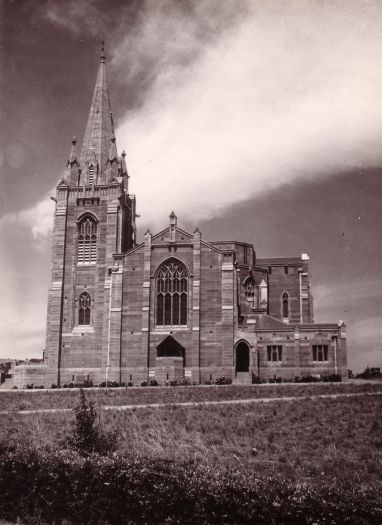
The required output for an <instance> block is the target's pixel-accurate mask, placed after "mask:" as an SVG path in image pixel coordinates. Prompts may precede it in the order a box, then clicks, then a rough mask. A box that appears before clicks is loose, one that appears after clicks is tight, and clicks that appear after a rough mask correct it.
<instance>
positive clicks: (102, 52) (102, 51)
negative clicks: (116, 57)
mask: <svg viewBox="0 0 382 525" xmlns="http://www.w3.org/2000/svg"><path fill="white" fill-rule="evenodd" d="M101 46H102V47H101V57H100V61H101V62H105V58H106V57H105V41H104V40H102V42H101Z"/></svg>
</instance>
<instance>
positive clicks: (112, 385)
mask: <svg viewBox="0 0 382 525" xmlns="http://www.w3.org/2000/svg"><path fill="white" fill-rule="evenodd" d="M98 386H99V387H100V388H117V387H119V383H118V381H102V383H100V384H99V385H98Z"/></svg>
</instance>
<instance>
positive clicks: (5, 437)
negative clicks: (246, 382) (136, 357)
mask: <svg viewBox="0 0 382 525" xmlns="http://www.w3.org/2000/svg"><path fill="white" fill-rule="evenodd" d="M381 386H382V385H367V384H365V385H359V386H358V385H356V386H355V385H320V386H316V385H314V386H306V385H298V386H296V387H294V386H285V387H283V386H272V387H271V386H269V387H267V388H264V387H216V388H214V387H209V388H199V389H198V388H193V387H189V388H183V389H178V388H163V389H143V388H142V389H129V390H127V391H124V390H118V391H113V390H109V391H107V392H105V391H102V392H100V391H98V392H95V391H91V392H86V395H87V397H88V399H94V400H95V401H96V402H97V404H98V405H101V404H112V403H114V404H123V403H126V402H129V403H132V402H133V401H134V402H138V403H147V402H161V401H163V402H167V403H174V402H175V401H179V400H183V401H184V400H190V399H191V400H195V399H197V400H201V399H225V398H227V399H237V398H240V397H242V398H248V397H251V395H252V396H260V395H261V396H267V397H268V396H269V397H272V396H277V397H278V396H281V395H282V394H284V395H291V394H294V395H298V396H307V395H314V394H317V393H333V392H338V391H341V392H350V391H353V392H354V391H367V392H371V391H374V392H375V391H377V390H378V389H379V391H381V395H374V396H356V397H352V398H337V399H318V398H311V399H298V400H296V401H289V402H277V401H275V402H273V403H272V404H261V405H228V406H227V405H217V406H198V407H180V406H175V405H171V404H170V405H169V406H166V407H162V408H136V409H133V410H130V411H127V412H113V411H111V412H110V411H103V410H101V409H99V410H98V423H99V424H100V425H101V426H102V427H103V428H104V429H118V433H119V446H118V452H117V453H118V454H119V455H123V456H129V457H132V456H153V457H154V456H155V457H158V456H159V457H167V458H170V459H174V460H192V461H200V462H202V463H204V464H211V465H220V466H222V467H226V466H234V467H235V468H238V469H242V470H243V471H244V472H246V471H251V472H258V473H259V474H260V473H262V474H264V473H269V472H276V471H277V472H283V473H284V474H285V475H286V476H288V477H292V478H293V479H298V478H300V479H303V478H317V477H318V478H320V477H322V476H326V477H331V476H336V477H338V476H342V477H346V478H352V479H353V478H354V480H356V481H357V482H362V483H366V484H367V483H370V482H372V481H377V480H382V423H381V420H380V414H381V412H382V388H381ZM78 397H79V396H78V392H73V391H65V392H49V393H48V392H33V393H30V394H29V393H24V395H23V393H21V392H15V393H13V392H12V393H7V394H6V393H2V394H1V395H0V400H1V402H2V408H5V407H6V408H8V409H9V408H10V407H11V408H12V409H21V408H23V407H24V406H28V407H31V406H40V407H49V408H51V407H52V406H59V407H63V406H65V407H70V406H73V405H74V404H75V403H77V402H78ZM4 398H5V399H6V401H7V402H6V403H5V400H4ZM4 418H5V419H4ZM2 419H3V425H2V427H3V428H2V433H1V436H0V443H2V444H3V445H7V444H14V445H17V444H23V445H27V446H35V447H42V446H43V447H44V446H49V445H50V444H59V443H61V442H62V441H64V440H65V438H66V436H68V434H69V433H70V432H71V428H72V424H73V414H72V413H71V412H57V413H38V414H30V415H29V414H28V415H27V414H23V415H22V414H17V413H11V414H8V415H7V416H4V415H3V416H2ZM4 423H5V424H4Z"/></svg>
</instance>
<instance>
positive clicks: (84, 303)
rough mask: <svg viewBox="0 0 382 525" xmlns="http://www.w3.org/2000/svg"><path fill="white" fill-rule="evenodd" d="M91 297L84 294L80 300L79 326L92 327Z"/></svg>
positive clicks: (86, 293)
mask: <svg viewBox="0 0 382 525" xmlns="http://www.w3.org/2000/svg"><path fill="white" fill-rule="evenodd" d="M90 313H91V297H90V295H89V294H88V292H82V294H81V295H80V296H79V298H78V324H79V325H90Z"/></svg>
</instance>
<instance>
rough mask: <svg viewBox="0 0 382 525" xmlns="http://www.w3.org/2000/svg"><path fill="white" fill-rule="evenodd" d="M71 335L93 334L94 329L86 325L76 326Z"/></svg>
mask: <svg viewBox="0 0 382 525" xmlns="http://www.w3.org/2000/svg"><path fill="white" fill-rule="evenodd" d="M72 334H75V335H79V334H94V328H93V327H92V326H91V325H88V324H83V325H78V326H75V327H74V328H73V330H72Z"/></svg>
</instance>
